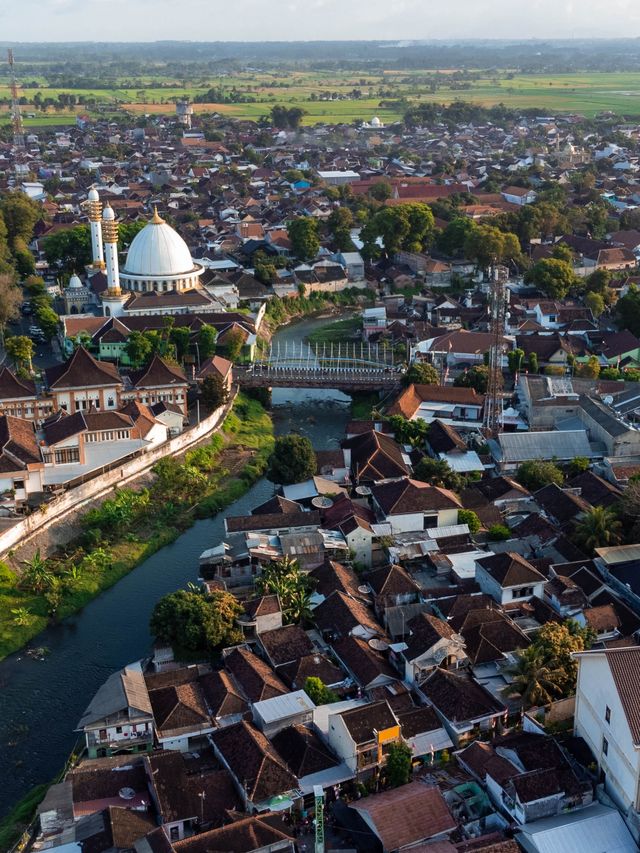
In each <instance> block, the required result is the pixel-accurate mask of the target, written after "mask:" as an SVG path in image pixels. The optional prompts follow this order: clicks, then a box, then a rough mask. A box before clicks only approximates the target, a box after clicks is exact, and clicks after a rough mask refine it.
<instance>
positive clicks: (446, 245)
mask: <svg viewBox="0 0 640 853" xmlns="http://www.w3.org/2000/svg"><path fill="white" fill-rule="evenodd" d="M476 227H477V226H476V223H475V222H474V221H473V219H471V218H470V217H469V216H456V217H455V219H452V220H451V222H448V223H447V226H446V228H445V229H444V231H443V232H442V234H441V235H440V237H439V239H438V248H439V249H440V251H441V252H444V253H445V254H446V255H449V256H450V257H457V256H459V255H461V254H462V253H463V251H464V247H465V245H466V242H467V238H468V237H469V235H470V234H471V232H472V231H473V230H474V229H475V228H476Z"/></svg>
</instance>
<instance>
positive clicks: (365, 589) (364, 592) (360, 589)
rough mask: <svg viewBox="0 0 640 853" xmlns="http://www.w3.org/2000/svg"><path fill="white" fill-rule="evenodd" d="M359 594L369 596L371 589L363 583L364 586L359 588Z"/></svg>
mask: <svg viewBox="0 0 640 853" xmlns="http://www.w3.org/2000/svg"><path fill="white" fill-rule="evenodd" d="M358 592H361V593H362V594H363V595H369V587H368V586H367V584H366V583H363V584H362V586H359V587H358Z"/></svg>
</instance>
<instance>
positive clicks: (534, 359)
mask: <svg viewBox="0 0 640 853" xmlns="http://www.w3.org/2000/svg"><path fill="white" fill-rule="evenodd" d="M528 362H529V370H530V371H531V373H537V372H538V370H539V369H540V368H539V365H538V354H537V353H535V352H530V353H529V358H528Z"/></svg>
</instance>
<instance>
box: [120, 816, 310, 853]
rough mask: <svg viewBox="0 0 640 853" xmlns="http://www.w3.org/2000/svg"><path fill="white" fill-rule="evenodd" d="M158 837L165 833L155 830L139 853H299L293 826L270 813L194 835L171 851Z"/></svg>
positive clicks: (139, 848)
mask: <svg viewBox="0 0 640 853" xmlns="http://www.w3.org/2000/svg"><path fill="white" fill-rule="evenodd" d="M159 833H162V829H156V830H155V831H154V832H152V833H151V834H150V835H149V836H148V837H147V839H144V841H143V842H142V843H141V842H138V844H136V850H137V853H172V851H175V853H210V851H212V850H225V851H226V850H233V851H234V853H258V851H260V853H262V851H265V850H269V851H271V850H277V851H279V853H280V851H282V853H295V850H296V843H295V839H294V837H293V828H292V826H291V825H290V824H286V823H285V822H284V821H283V820H282V819H281V818H280V817H279V816H278V815H276V814H272V813H270V812H265V813H264V814H261V815H251V816H249V817H242V818H240V819H239V820H235V821H233V823H229V824H228V825H227V826H222V827H220V828H218V829H212V830H209V831H207V832H201V833H199V834H198V835H192V836H190V837H189V838H185V839H184V840H182V841H178V842H176V843H175V844H174V845H172V846H170V847H168V848H167V847H164V846H163V844H164V842H163V840H162V839H161V838H159V837H157V836H158V834H159Z"/></svg>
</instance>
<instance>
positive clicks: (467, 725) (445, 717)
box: [420, 667, 508, 745]
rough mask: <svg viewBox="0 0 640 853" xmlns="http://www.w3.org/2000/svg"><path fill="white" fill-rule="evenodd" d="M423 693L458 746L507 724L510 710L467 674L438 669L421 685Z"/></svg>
mask: <svg viewBox="0 0 640 853" xmlns="http://www.w3.org/2000/svg"><path fill="white" fill-rule="evenodd" d="M420 691H421V693H422V694H423V695H424V697H425V699H426V700H427V702H428V703H429V704H430V705H432V706H433V707H434V708H435V710H436V713H437V714H438V716H439V717H440V719H441V720H442V722H443V724H444V727H445V728H446V730H447V732H448V733H449V736H450V737H451V739H452V740H453V742H454V743H455V744H456V745H460V744H462V743H464V742H466V741H468V740H471V739H474V738H476V737H477V736H478V735H479V734H480V733H481V732H483V731H493V730H494V729H495V728H496V727H497V726H498V725H499V724H501V723H502V722H505V721H506V718H507V713H508V712H507V708H506V706H505V705H504V704H503V703H502V702H501V701H500V700H498V699H496V697H495V696H493V695H492V694H491V693H490V692H489V691H488V690H487V689H486V688H485V687H483V686H482V685H481V684H478V682H477V681H476V680H475V679H474V678H473V677H472V676H471V675H470V674H469V673H468V672H464V671H463V672H451V671H449V670H446V669H441V668H440V667H436V668H435V669H434V670H433V671H432V672H431V673H430V674H429V675H428V676H427V678H426V680H425V681H424V682H423V683H422V685H421V687H420Z"/></svg>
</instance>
